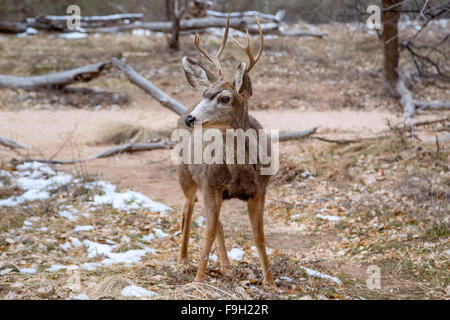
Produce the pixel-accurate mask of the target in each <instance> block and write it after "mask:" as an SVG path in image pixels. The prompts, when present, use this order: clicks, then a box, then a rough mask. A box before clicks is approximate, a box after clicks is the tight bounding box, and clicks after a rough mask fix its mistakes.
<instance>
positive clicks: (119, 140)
mask: <svg viewBox="0 0 450 320" xmlns="http://www.w3.org/2000/svg"><path fill="white" fill-rule="evenodd" d="M172 131H173V129H170V128H164V129H159V130H150V129H148V128H145V127H142V126H136V125H132V124H128V123H122V122H103V123H100V124H99V126H98V130H97V138H96V139H95V141H94V143H95V144H124V143H137V142H150V141H152V140H154V139H164V140H170V137H171V134H172Z"/></svg>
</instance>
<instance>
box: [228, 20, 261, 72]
mask: <svg viewBox="0 0 450 320" xmlns="http://www.w3.org/2000/svg"><path fill="white" fill-rule="evenodd" d="M255 18H256V23H257V24H258V30H259V50H258V53H257V54H256V58H255V57H254V56H253V54H252V51H251V48H250V34H249V33H248V29H245V31H246V32H247V47H244V46H243V45H242V44H240V43H239V41H237V40H236V39H235V38H234V37H233V36H231V40H233V42H234V43H235V44H236V45H237V46H238V47H239V48H240V49H241V50H242V51H244V52H245V54H247V56H248V58H249V60H250V64H249V66H248V67H247V69H246V72H250V70H252V69H253V67H254V66H255V64H256V63H257V62H258V60H259V58H261V55H262V49H263V44H264V36H263V32H262V28H261V24H260V23H259V19H258V16H257V15H256V13H255Z"/></svg>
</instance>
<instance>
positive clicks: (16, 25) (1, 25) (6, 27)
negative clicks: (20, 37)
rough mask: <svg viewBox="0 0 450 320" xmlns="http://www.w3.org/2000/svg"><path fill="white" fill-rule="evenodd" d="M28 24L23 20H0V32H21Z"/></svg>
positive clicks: (25, 29)
mask: <svg viewBox="0 0 450 320" xmlns="http://www.w3.org/2000/svg"><path fill="white" fill-rule="evenodd" d="M27 28H28V25H27V24H26V23H24V22H17V21H13V22H8V21H0V32H2V33H22V32H25V31H27Z"/></svg>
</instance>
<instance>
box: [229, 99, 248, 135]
mask: <svg viewBox="0 0 450 320" xmlns="http://www.w3.org/2000/svg"><path fill="white" fill-rule="evenodd" d="M230 125H231V128H232V129H243V130H244V131H245V130H247V129H249V128H250V120H249V116H248V106H247V101H244V102H243V103H242V105H240V106H237V107H234V108H233V114H232V118H231V123H230Z"/></svg>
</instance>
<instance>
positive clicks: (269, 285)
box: [263, 280, 278, 293]
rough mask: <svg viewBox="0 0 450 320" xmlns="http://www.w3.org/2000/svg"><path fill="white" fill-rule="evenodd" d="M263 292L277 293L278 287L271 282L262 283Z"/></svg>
mask: <svg viewBox="0 0 450 320" xmlns="http://www.w3.org/2000/svg"><path fill="white" fill-rule="evenodd" d="M263 287H264V290H266V291H269V292H272V293H278V287H277V285H276V284H275V282H274V281H273V280H271V281H264V282H263Z"/></svg>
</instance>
